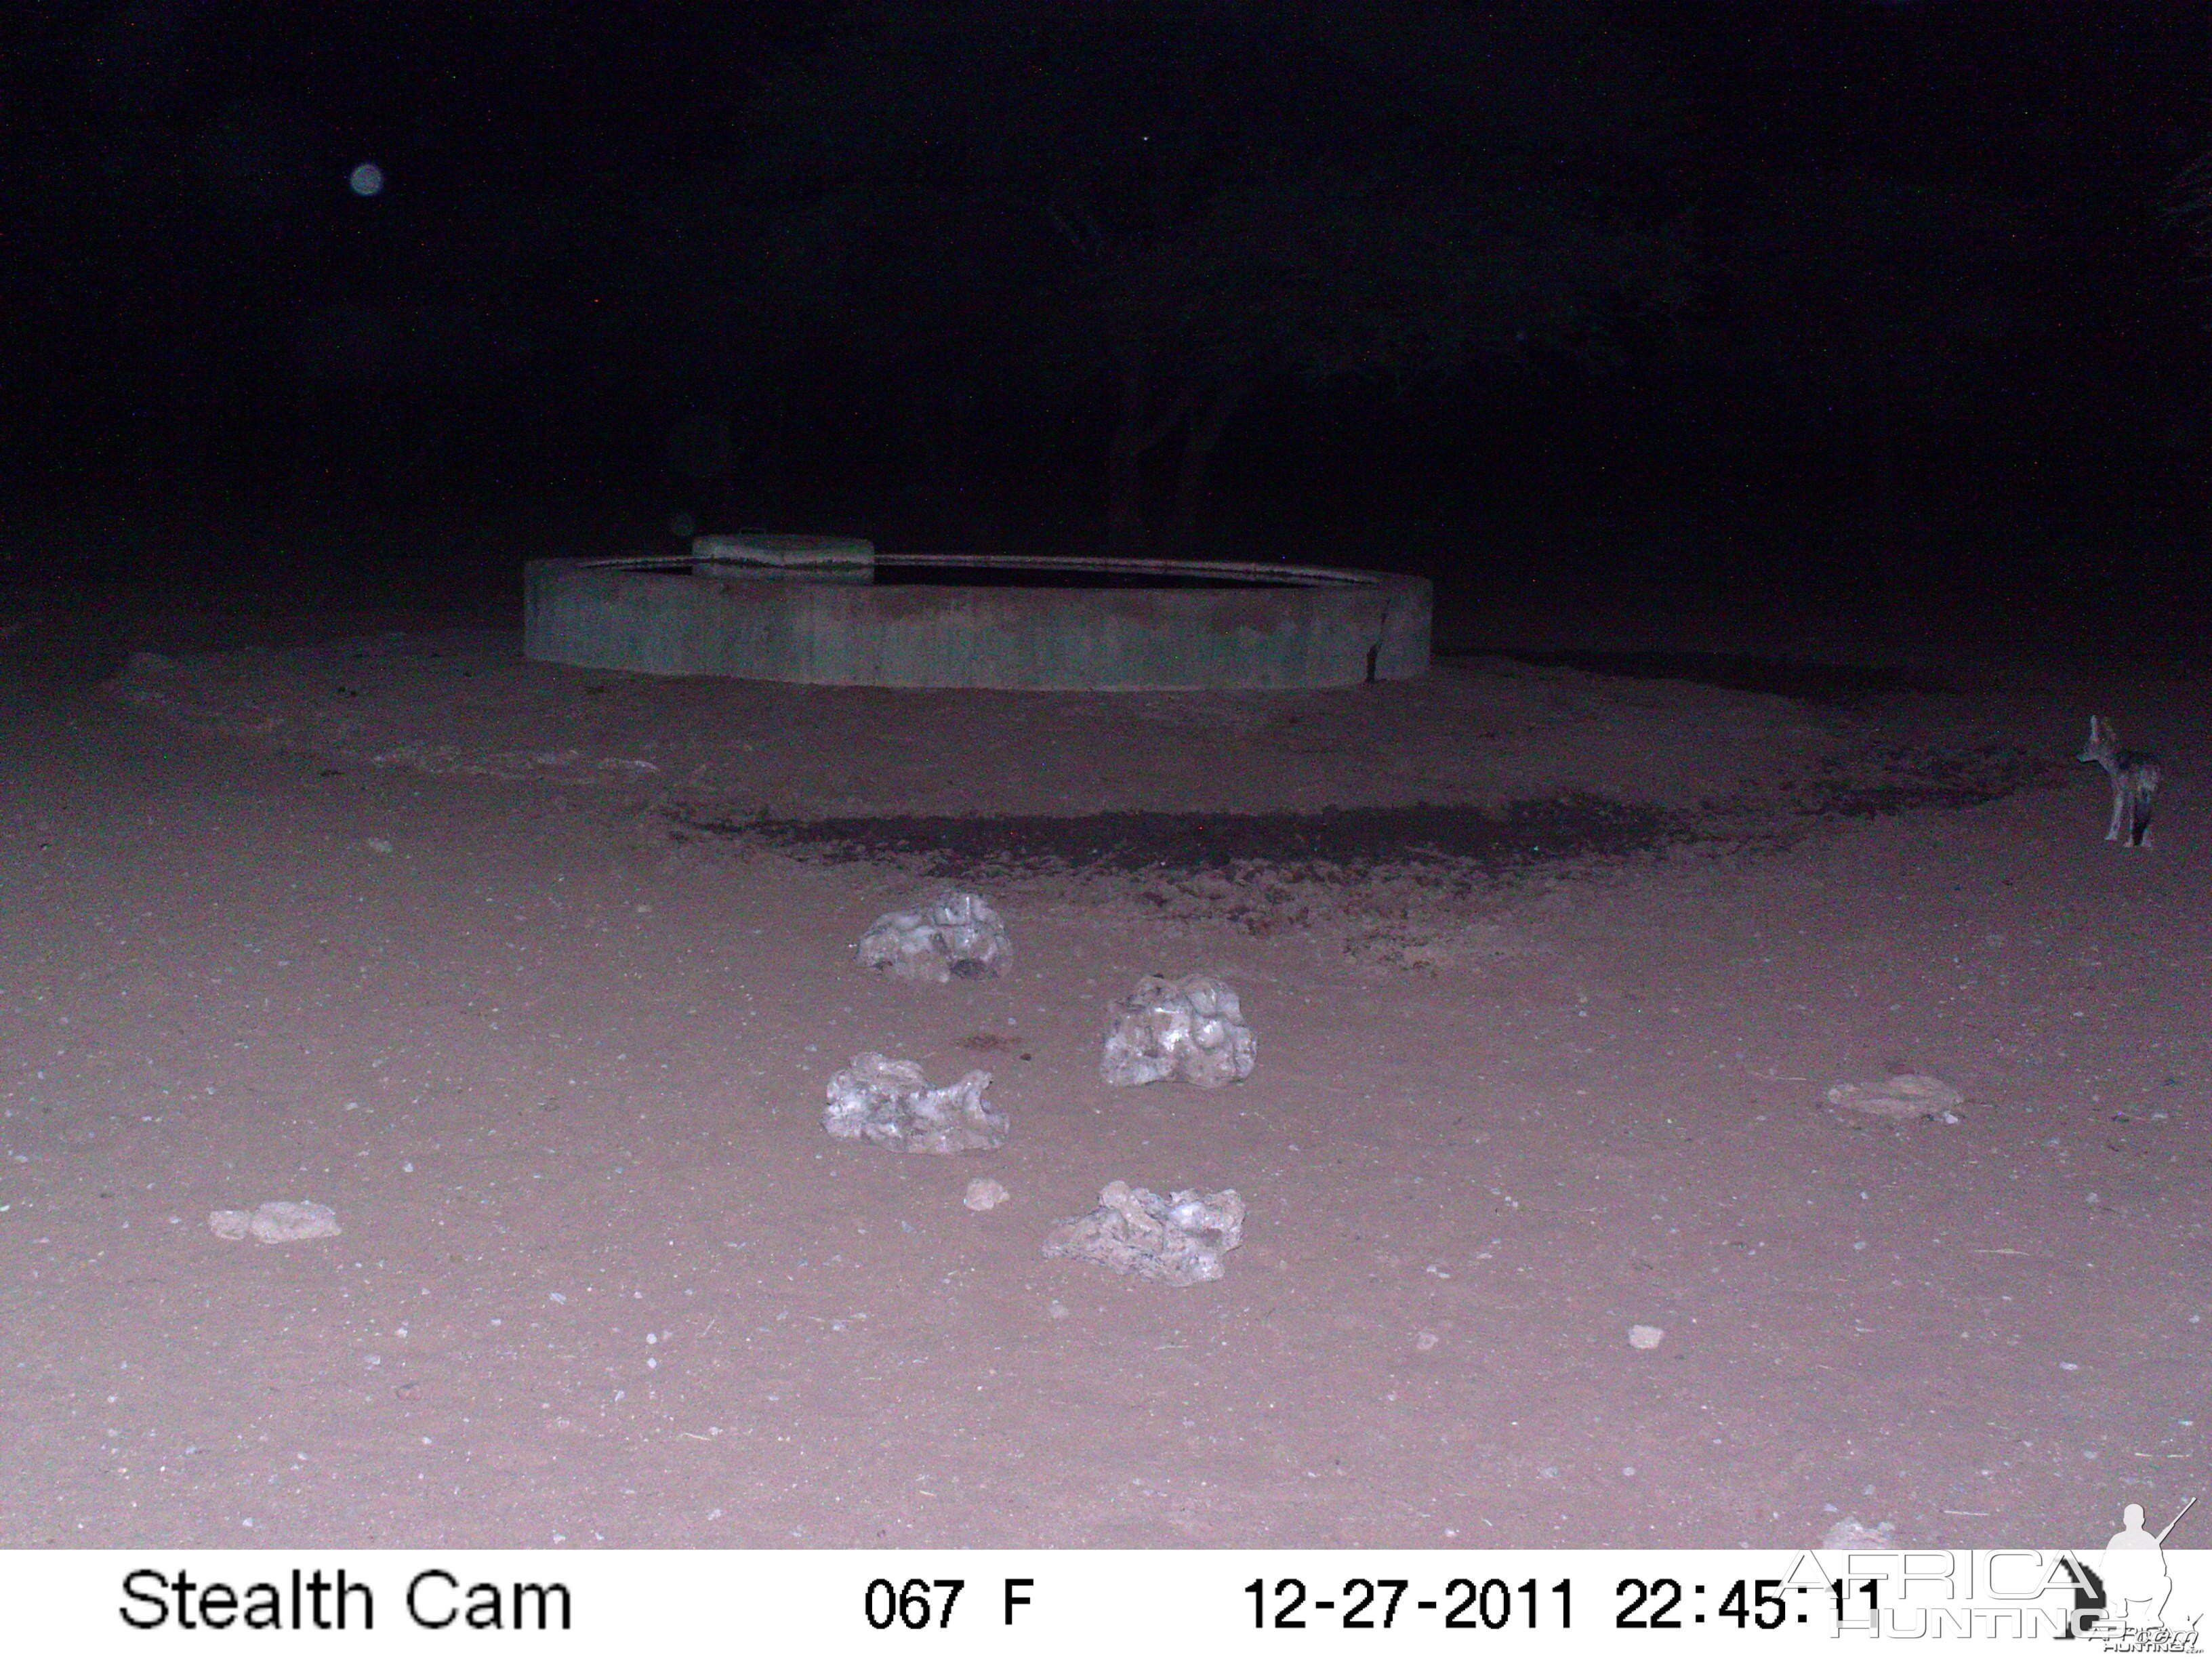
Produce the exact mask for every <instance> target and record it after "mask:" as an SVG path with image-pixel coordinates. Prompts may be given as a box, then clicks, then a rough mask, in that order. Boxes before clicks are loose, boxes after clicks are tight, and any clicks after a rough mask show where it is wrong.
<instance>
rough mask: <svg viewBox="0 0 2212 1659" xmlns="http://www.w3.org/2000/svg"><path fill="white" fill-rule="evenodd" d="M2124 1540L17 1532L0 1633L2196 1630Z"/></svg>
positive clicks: (254, 1644) (1783, 1646)
mask: <svg viewBox="0 0 2212 1659" xmlns="http://www.w3.org/2000/svg"><path fill="white" fill-rule="evenodd" d="M2129 1539H2130V1534H2127V1533H2123V1534H2118V1535H2116V1536H2115V1537H2114V1538H2113V1540H2112V1542H2111V1543H2110V1544H2109V1545H2107V1546H2106V1547H2093V1548H2084V1549H2078V1550H2069V1549H2063V1548H2051V1549H2014V1550H1974V1551H1965V1550H1941V1549H1927V1550H1918V1549H1898V1548H1892V1549H1862V1550H1804V1551H1778V1550H1727V1551H1723V1550H1710V1551H1693V1550H1671V1551H1660V1550H1649V1551H1600V1550H1559V1551H1541V1550H1490V1551H1486V1550H1478V1549H1470V1550H1443V1551H1389V1550H1380V1551H1364V1550H1356V1551H1355V1550H1341V1551H1329V1550H1320V1551H1284V1550H1249V1551H1248V1550H1223V1551H1212V1552H1208V1551H1197V1550H1192V1551H1178V1552H1164V1551H1161V1552H1143V1551H1105V1550H969V1551H962V1550H904V1551H888V1550H887V1551H870V1550H854V1551H823V1550H793V1551H789V1552H775V1551H757V1552H721V1551H690V1552H686V1551H638V1552H624V1551H587V1550H551V1551H448V1552H428V1553H424V1552H403V1551H376V1550H324V1551H313V1550H311V1551H294V1550H287V1549H282V1548H278V1549H270V1550H259V1551H251V1552H249V1551H194V1550H165V1549H160V1548H145V1549H138V1548H133V1549H127V1550H118V1551H113V1552H92V1551H46V1552H36V1551H21V1550H19V1551H11V1552H8V1553H4V1554H0V1654H5V1655H14V1654H25V1655H29V1654H41V1655H56V1656H61V1659H89V1656H95V1655H102V1654H109V1653H117V1654H121V1653H134V1654H136V1653H147V1652H153V1651H158V1650H172V1649H173V1648H175V1647H176V1646H178V1644H182V1645H183V1646H185V1647H188V1648H190V1649H191V1650H192V1651H195V1652H206V1653H214V1652H223V1651H252V1652H257V1653H258V1652H270V1653H275V1652H282V1653H284V1654H287V1655H291V1654H301V1653H314V1652H320V1651H326V1650H327V1651H331V1652H344V1653H348V1654H362V1653H384V1652H404V1653H413V1652H422V1653H430V1652H438V1653H462V1652H472V1651H486V1652H492V1651H496V1652H500V1653H516V1654H536V1653H547V1654H550V1653H559V1654H563V1655H601V1654H605V1655H611V1656H622V1659H638V1656H641V1655H649V1654H661V1653H666V1654H681V1655H686V1656H690V1655H697V1656H714V1655H722V1654H729V1655H741V1654H742V1655H751V1654H796V1655H799V1656H802V1659H805V1656H811V1655H815V1654H821V1655H844V1654H851V1653H882V1654H897V1653H903V1652H928V1653H933V1654H950V1653H978V1654H1014V1653H1021V1654H1024V1655H1048V1656H1054V1659H1057V1656H1063V1655H1067V1656H1073V1655H1083V1654H1092V1653H1097V1654H1114V1655H1116V1656H1121V1655H1126V1654H1127V1652H1129V1651H1130V1650H1132V1649H1138V1650H1146V1649H1152V1648H1155V1647H1157V1648H1158V1649H1160V1650H1162V1651H1169V1652H1176V1653H1199V1654H1203V1655H1205V1656H1207V1659H1213V1656H1221V1655H1233V1654H1260V1653H1271V1654H1321V1653H1327V1654H1342V1653H1355V1652H1356V1653H1381V1652H1403V1653H1445V1652H1450V1653H1468V1654H1478V1653H1479V1654H1488V1653H1505V1652H1513V1653H1538V1652H1545V1653H1564V1652H1566V1651H1573V1652H1576V1653H1582V1652H1587V1651H1603V1652H1609V1653H1649V1652H1676V1653H1692V1652H1698V1653H1702V1652H1705V1651H1708V1650H1721V1649H1725V1650H1729V1651H1738V1652H1762V1653H1792V1652H1807V1651H1814V1650H1831V1651H1832V1650H1834V1648H1835V1646H1836V1644H1838V1643H1844V1644H1850V1643H1864V1642H1870V1641H1880V1642H1900V1641H1903V1642H1942V1643H1952V1644H1956V1643H1966V1644H1976V1645H1980V1646H2002V1645H2013V1644H2020V1643H2024V1642H2047V1641H2059V1640H2074V1641H2077V1642H2081V1643H2082V1644H2086V1649H2076V1650H2074V1651H2083V1650H2087V1649H2101V1650H2105V1651H2108V1652H2131V1653H2141V1652H2166V1653H2177V1652H2178V1653H2187V1652H2203V1651H2206V1638H2207V1635H2208V1633H2212V1632H2208V1626H2212V1618H2208V1614H2212V1551H2203V1550H2163V1549H2160V1548H2157V1547H2152V1548H2150V1549H2148V1550H2146V1549H2142V1548H2140V1547H2134V1546H2133V1545H2131V1544H2130V1542H2129V1541H2128V1540H2129ZM270 1638H275V1639H273V1640H271V1639H270ZM1570 1644H1571V1645H1570Z"/></svg>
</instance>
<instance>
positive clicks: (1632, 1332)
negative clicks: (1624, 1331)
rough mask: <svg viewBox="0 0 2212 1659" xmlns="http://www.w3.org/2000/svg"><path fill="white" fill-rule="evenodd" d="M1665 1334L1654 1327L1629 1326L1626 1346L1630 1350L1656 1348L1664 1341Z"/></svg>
mask: <svg viewBox="0 0 2212 1659" xmlns="http://www.w3.org/2000/svg"><path fill="white" fill-rule="evenodd" d="M1666 1335H1667V1333H1666V1332H1664V1331H1663V1330H1662V1329H1660V1328H1659V1327H1658V1326H1656V1325H1631V1326H1630V1327H1629V1328H1628V1346H1630V1347H1632V1348H1656V1347H1657V1346H1659V1344H1660V1343H1661V1342H1662V1341H1663V1340H1665V1339H1666Z"/></svg>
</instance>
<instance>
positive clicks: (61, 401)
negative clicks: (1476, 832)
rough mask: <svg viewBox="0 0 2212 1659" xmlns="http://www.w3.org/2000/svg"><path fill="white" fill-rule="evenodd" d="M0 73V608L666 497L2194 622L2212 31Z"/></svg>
mask: <svg viewBox="0 0 2212 1659" xmlns="http://www.w3.org/2000/svg"><path fill="white" fill-rule="evenodd" d="M8 31H9V34H10V35H12V37H13V38H12V44H10V45H9V46H8V47H7V48H6V50H5V51H4V52H0V145H3V146H4V149H0V188H4V191H5V194H6V197H7V201H8V212H7V216H6V220H5V223H4V227H0V343H4V350H5V353H6V362H7V373H6V374H5V376H4V380H3V381H0V581H4V580H21V579H22V578H23V576H24V575H25V573H27V571H29V570H30V569H31V568H33V566H34V565H35V566H37V567H39V568H41V569H46V570H51V569H52V568H54V567H55V566H56V565H57V563H60V564H64V565H65V564H68V563H70V562H71V561H73V560H74V561H79V562H84V561H94V560H96V559H97V557H99V556H100V555H99V553H98V552H97V551H96V550H95V544H97V546H100V547H106V548H108V549H110V550H112V548H113V547H114V546H116V545H118V544H120V543H121V542H122V541H124V540H126V539H128V538H130V537H132V536H137V537H142V538H148V539H149V544H160V545H162V546H165V547H167V548H170V549H172V550H178V556H181V557H188V558H190V559H192V560H196V561H198V562H201V563H203V564H204V565H205V566H206V567H207V568H209V570H210V572H211V573H212V572H216V571H217V570H224V571H233V570H239V569H245V568H252V566H253V565H254V564H255V563H256V562H260V561H265V560H268V559H270V558H272V557H276V556H279V552H278V550H282V554H281V556H283V557H285V558H289V559H291V560H294V561H307V562H309V563H312V562H313V560H315V559H316V558H318V557H321V556H328V557H331V558H333V559H335V558H336V557H337V554H336V552H335V551H333V550H329V549H327V548H325V544H322V543H319V541H318V539H317V534H316V529H315V527H316V526H331V525H336V524H341V523H343V524H345V525H348V526H354V527H355V528H356V533H358V534H366V535H368V536H369V537H371V538H372V539H373V541H374V545H375V547H376V548H377V549H378V550H380V551H381V552H383V553H385V554H387V555H388V556H391V557H392V558H393V559H398V560H407V559H413V560H417V561H420V560H426V559H428V560H437V561H443V562H446V563H447V564H450V565H452V566H453V567H454V568H461V567H468V568H471V570H473V571H475V572H476V573H477V574H482V571H483V570H486V569H509V568H512V567H513V563H514V562H515V561H516V560H517V559H518V558H519V557H520V556H521V555H522V554H523V553H524V552H529V553H544V552H561V551H574V552H578V553H591V552H600V551H617V550H666V549H668V548H671V547H672V546H673V545H674V544H673V542H672V541H671V537H670V530H669V523H670V520H671V514H675V513H689V514H691V515H693V516H694V517H695V518H696V520H698V521H699V524H700V526H701V527H702V528H705V529H734V528H766V529H778V530H793V531H831V532H854V533H860V534H866V535H871V536H873V537H876V538H878V540H879V541H880V542H882V543H883V544H885V545H887V546H891V547H896V548H904V549H930V548H939V549H967V550H1019V551H1048V552H1049V551H1061V552H1077V551H1089V552H1099V551H1115V552H1142V553H1152V554H1159V553H1173V554H1179V555H1184V556H1198V557H1204V556H1218V557H1241V558H1253V557H1287V558H1303V559H1315V560H1326V561H1334V562H1347V563H1353V564H1358V563H1368V564H1378V563H1380V564H1395V565H1398V566H1401V567H1404V568H1419V569H1422V570H1424V571H1425V572H1426V573H1427V574H1431V575H1434V576H1436V577H1437V579H1438V580H1439V582H1440V586H1441V588H1442V591H1443V594H1444V597H1445V599H1446V602H1447V604H1448V605H1450V604H1454V603H1458V604H1462V605H1473V604H1476V603H1478V602H1479V599H1480V595H1481V594H1482V593H1484V592H1489V591H1492V590H1494V589H1495V588H1497V587H1498V586H1499V585H1500V584H1501V583H1504V582H1506V581H1509V580H1510V581H1511V582H1514V583H1517V584H1522V585H1526V586H1534V587H1536V588H1539V589H1544V588H1551V587H1556V588H1557V589H1558V590H1559V591H1560V592H1570V591H1572V592H1585V591H1591V590H1604V589H1608V588H1609V589H1611V590H1613V591H1616V592H1624V593H1625V592H1634V593H1638V594H1644V595H1651V596H1656V602H1659V603H1664V604H1679V605H1680V606H1681V607H1683V608H1684V609H1686V610H1695V609H1697V608H1699V607H1714V606H1719V607H1723V608H1725V607H1726V606H1728V605H1747V606H1750V607H1752V608H1753V609H1754V610H1756V611H1758V613H1759V616H1760V617H1763V618H1765V619H1768V620H1771V621H1775V622H1777V623H1778V624H1780V625H1789V624H1790V623H1793V622H1795V621H1796V620H1799V619H1802V618H1804V617H1814V616H1818V617H1827V618H1831V619H1832V618H1834V617H1839V616H1844V617H1850V619H1852V621H1853V623H1854V625H1856V626H1858V627H1860V628H1862V629H1864V630H1865V631H1868V632H1869V633H1879V634H1907V635H1911V634H1922V635H1925V634H1928V633H1929V632H1931V631H1936V630H1942V629H1968V628H1971V627H1973V626H1977V625H1982V626H1986V625H1988V619H1989V617H1990V609H1991V607H1990V600H1991V599H1993V598H2002V599H2005V600H2006V601H2008V607H2007V610H2006V614H2007V616H2008V617H2011V618H2012V619H2014V620H2015V621H2016V620H2018V619H2020V618H2023V617H2028V616H2030V615H2033V616H2036V617H2045V618H2047V619H2049V620H2050V621H2051V624H2052V625H2053V626H2063V625H2064V623H2065V619H2066V618H2068V617H2073V616H2076V615H2081V614H2083V612H2084V608H2085V607H2087V608H2089V609H2093V610H2095V611H2097V612H2098V614H2099V615H2100V616H2102V615H2104V614H2105V613H2106V612H2107V611H2109V612H2111V613H2112V614H2114V615H2122V614H2127V613H2129V612H2130V611H2131V610H2134V609H2138V608H2141V607H2143V606H2146V605H2148V606H2149V607H2150V608H2151V609H2152V610H2154V611H2155V612H2156V614H2157V615H2158V616H2159V617H2162V618H2164V619H2166V620H2168V621H2171V620H2172V619H2173V618H2175V617H2185V616H2187V615H2189V614H2190V613H2191V611H2201V607H2202V605H2203V599H2204V597H2205V593H2206V586H2207V584H2206V581H2205V574H2204V573H2205V570H2206V564H2205V561H2204V558H2203V553H2202V552H2201V549H2202V546H2203V539H2204V536H2205V533H2206V531H2207V529H2208V520H2207V513H2206V503H2207V501H2208V498H2212V406H2209V405H2208V403H2207V398H2206V392H2207V388H2208V386H2212V381H2209V380H2208V370H2212V362H2208V354H2207V340H2208V337H2207V334H2206V327H2207V325H2208V323H2212V259H2208V258H2207V257H2206V250H2207V249H2212V219H2208V220H2205V221H2203V222H2200V221H2199V220H2197V219H2196V218H2194V217H2192V216H2191V215H2190V214H2189V213H2188V212H2187V211H2186V208H2187V204H2188V201H2189V198H2190V186H2189V183H2188V179H2189V177H2190V175H2189V173H2188V169H2189V168H2190V167H2191V164H2192V163H2193V162H2195V161H2197V159H2198V158H2199V157H2200V156H2201V155H2203V154H2204V153H2205V152H2206V151H2207V149H2212V104H2208V102H2207V93H2208V87H2207V83H2206V81H2207V77H2206V73H2205V71H2206V69H2207V66H2208V64H2212V16H2208V9H2207V8H2206V7H2204V6H2203V5H2184V4H2178V3H2134V0H2106V3H2096V4H2088V3H2081V0H2014V3H2005V4H1997V3H1965V0H1959V3H1946V0H1921V3H1904V4H1887V5H1882V4H1871V3H1863V0H1827V3H1783V4H1759V5H1748V4H1747V5H1735V4H1722V3H1698V0H1669V3H1622V4H1599V3H1587V4H1578V3H1573V0H1542V3H1530V4H1495V5H1484V4H1467V5H1449V4H1411V3H1409V4H1391V3H1381V4H1375V5H1371V6H1364V7H1361V8H1353V9H1347V8H1344V7H1341V6H1330V5H1326V4H1310V5H1309V4H1299V3H1287V4H1244V3H1208V0H1192V3H1171V0H1153V3H1127V0H980V3H975V4H969V5H950V4H948V5H944V6H932V5H927V4H919V3H886V4H882V5H878V6H862V7H856V8H851V9H842V10H837V9H829V8H813V7H807V8H788V9H781V10H779V9H771V8H746V7H733V6H713V7H708V6H688V5H674V4H671V5H653V6H621V5H611V4H608V3H605V0H592V3H582V0H574V3H572V0H482V3H476V4H469V5H447V4H419V5H401V6H389V5H387V6H377V7H369V6H346V5H327V6H302V5H296V4H289V3H286V4H274V3H266V0H262V3H252V0H248V3H235V4H225V3H217V0H131V3H125V4H112V5H105V4H83V5H69V4H42V3H33V4H30V5H28V6H25V7H21V8H18V9H15V12H14V14H13V15H11V17H10V21H9V26H8ZM363 164H368V167H372V168H374V169H375V170H377V173H379V174H380V178H378V177H372V175H371V173H369V172H368V171H366V170H364V167H363ZM372 186H378V187H376V188H374V193H368V192H369V191H370V189H371V187H372ZM2200 243H2202V244H2203V246H2199V244H2200ZM358 551H359V550H358V547H356V548H355V549H353V550H352V552H351V553H349V556H357V554H358Z"/></svg>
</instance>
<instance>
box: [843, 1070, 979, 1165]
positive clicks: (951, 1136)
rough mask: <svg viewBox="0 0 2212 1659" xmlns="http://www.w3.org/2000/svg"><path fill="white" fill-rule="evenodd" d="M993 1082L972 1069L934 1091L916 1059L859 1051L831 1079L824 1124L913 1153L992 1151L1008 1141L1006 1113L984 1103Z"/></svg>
mask: <svg viewBox="0 0 2212 1659" xmlns="http://www.w3.org/2000/svg"><path fill="white" fill-rule="evenodd" d="M990 1086H991V1074H990V1073H988V1072H970V1073H968V1075H967V1076H965V1077H963V1078H962V1079H960V1081H959V1082H957V1083H954V1084H951V1085H947V1086H945V1088H942V1089H933V1088H931V1087H930V1086H929V1082H928V1079H926V1078H925V1077H923V1075H922V1073H921V1066H918V1065H916V1064H915V1062H914V1061H913V1060H887V1059H885V1058H884V1056H883V1055H881V1054H855V1055H854V1056H853V1063H852V1065H850V1066H848V1067H847V1068H846V1069H845V1070H843V1071H842V1072H840V1073H837V1075H836V1076H835V1077H833V1078H831V1079H829V1104H828V1105H826V1106H824V1107H823V1109H822V1127H823V1128H824V1129H826V1130H828V1131H829V1133H830V1135H831V1136H832V1137H833V1138H835V1139H838V1140H866V1142H867V1143H868V1144H869V1145H870V1146H893V1147H899V1146H902V1147H904V1148H905V1149H906V1150H907V1151H908V1152H988V1151H990V1150H991V1149H992V1148H993V1147H994V1146H1001V1145H1003V1144H1004V1143H1005V1141H1006V1116H1005V1115H1004V1114H1003V1113H1000V1112H994V1111H993V1110H992V1109H990V1107H989V1106H987V1105H986V1104H985V1103H984V1100H983V1091H985V1090H986V1089H987V1088H989V1087H990Z"/></svg>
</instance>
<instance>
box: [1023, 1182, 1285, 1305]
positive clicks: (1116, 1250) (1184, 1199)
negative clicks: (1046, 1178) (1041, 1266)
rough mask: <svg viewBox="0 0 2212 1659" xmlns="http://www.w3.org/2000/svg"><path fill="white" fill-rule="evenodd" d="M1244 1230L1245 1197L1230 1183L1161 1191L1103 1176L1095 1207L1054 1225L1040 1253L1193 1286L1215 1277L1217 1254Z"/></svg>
mask: <svg viewBox="0 0 2212 1659" xmlns="http://www.w3.org/2000/svg"><path fill="white" fill-rule="evenodd" d="M1243 1234H1244V1200H1243V1199H1242V1198H1241V1197H1239V1196H1238V1195H1237V1191H1236V1189H1235V1188H1226V1189H1225V1190H1223V1191H1221V1192H1218V1193H1207V1194H1204V1195H1202V1196H1201V1195H1200V1194H1198V1193H1196V1192H1180V1193H1173V1194H1170V1195H1169V1196H1167V1197H1166V1198H1162V1197H1161V1196H1160V1195H1159V1194H1158V1193H1152V1192H1147V1191H1146V1190H1145V1188H1142V1187H1132V1186H1130V1185H1129V1184H1128V1182H1126V1181H1109V1182H1107V1183H1106V1186H1105V1188H1104V1190H1103V1191H1102V1192H1101V1193H1100V1194H1098V1207H1097V1209H1095V1210H1093V1211H1091V1213H1090V1214H1089V1215H1084V1216H1077V1217H1076V1218H1074V1219H1073V1220H1070V1221H1063V1222H1061V1223H1060V1225H1059V1226H1057V1227H1055V1228H1054V1229H1053V1231H1052V1232H1051V1234H1050V1236H1049V1237H1047V1238H1046V1240H1045V1242H1044V1253H1045V1254H1046V1255H1051V1256H1073V1257H1075V1258H1077V1259H1078V1260H1080V1261H1095V1262H1097V1263H1098V1265H1099V1266H1101V1267H1111V1268H1112V1269H1113V1270H1114V1271H1115V1273H1135V1274H1136V1275H1137V1276H1138V1277H1139V1278H1140V1279H1157V1280H1158V1281H1159V1282H1160V1283H1162V1284H1164V1285H1200V1284H1204V1283H1205V1282H1206V1280H1207V1279H1218V1278H1220V1277H1221V1273H1222V1258H1223V1257H1224V1256H1225V1255H1228V1253H1229V1252H1230V1251H1231V1250H1233V1249H1236V1248H1237V1245H1238V1244H1239V1243H1242V1242H1243Z"/></svg>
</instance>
